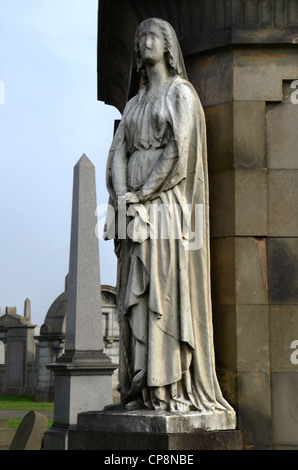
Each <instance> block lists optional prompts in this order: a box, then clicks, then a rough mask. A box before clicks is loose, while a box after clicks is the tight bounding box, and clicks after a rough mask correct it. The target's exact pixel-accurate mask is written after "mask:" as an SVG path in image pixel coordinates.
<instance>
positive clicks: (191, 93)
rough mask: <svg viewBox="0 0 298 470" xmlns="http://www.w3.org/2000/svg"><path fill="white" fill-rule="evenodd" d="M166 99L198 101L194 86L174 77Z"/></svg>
mask: <svg viewBox="0 0 298 470" xmlns="http://www.w3.org/2000/svg"><path fill="white" fill-rule="evenodd" d="M168 97H169V98H170V99H174V100H178V99H182V100H183V101H186V102H190V103H191V102H193V101H194V100H195V101H196V100H197V99H198V94H197V92H196V90H195V88H194V86H193V85H192V84H191V83H190V82H189V81H188V80H185V79H184V78H181V77H176V78H175V79H174V80H173V82H172V84H171V86H170V89H169V93H168Z"/></svg>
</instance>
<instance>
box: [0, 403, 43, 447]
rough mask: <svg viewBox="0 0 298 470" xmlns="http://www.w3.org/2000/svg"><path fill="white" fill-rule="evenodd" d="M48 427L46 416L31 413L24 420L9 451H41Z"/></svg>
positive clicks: (34, 412)
mask: <svg viewBox="0 0 298 470" xmlns="http://www.w3.org/2000/svg"><path fill="white" fill-rule="evenodd" d="M47 425H48V420H47V418H46V416H44V415H42V414H40V413H37V412H36V411H29V413H27V414H26V416H25V417H24V418H23V419H22V421H21V423H20V425H19V427H18V429H17V432H16V433H15V436H14V438H13V441H12V443H11V445H10V447H9V450H41V448H42V445H43V439H44V433H45V432H46V430H47Z"/></svg>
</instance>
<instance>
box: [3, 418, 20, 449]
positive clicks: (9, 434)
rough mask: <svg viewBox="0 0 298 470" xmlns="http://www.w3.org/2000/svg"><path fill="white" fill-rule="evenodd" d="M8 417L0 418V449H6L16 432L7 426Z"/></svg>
mask: <svg viewBox="0 0 298 470" xmlns="http://www.w3.org/2000/svg"><path fill="white" fill-rule="evenodd" d="M8 424H9V420H8V418H1V419H0V450H8V449H9V446H10V444H11V442H12V440H13V438H14V435H15V433H16V430H15V429H10V428H9V427H8Z"/></svg>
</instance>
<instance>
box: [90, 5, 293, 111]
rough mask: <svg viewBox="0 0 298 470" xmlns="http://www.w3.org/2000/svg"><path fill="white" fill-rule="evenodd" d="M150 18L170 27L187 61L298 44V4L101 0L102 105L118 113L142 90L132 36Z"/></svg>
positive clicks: (99, 56) (99, 51) (99, 12)
mask: <svg viewBox="0 0 298 470" xmlns="http://www.w3.org/2000/svg"><path fill="white" fill-rule="evenodd" d="M152 16H155V17H159V18H163V19H164V20H167V21H169V22H170V23H171V24H172V26H173V27H174V28H175V30H176V33H177V36H178V38H179V40H180V44H181V48H182V51H183V54H184V56H185V57H187V56H190V55H192V54H197V53H203V52H205V51H210V50H212V49H218V48H224V47H231V46H235V45H246V46H247V45H264V44H266V45H267V46H270V45H271V46H276V45H281V44H283V45H286V44H287V45H288V46H290V47H297V44H298V1H297V0H99V11H98V99H99V100H100V101H104V102H105V103H107V104H110V105H113V106H115V107H116V108H117V109H119V111H120V112H122V111H123V108H124V106H125V103H126V101H127V99H129V98H130V96H132V95H133V94H135V91H136V89H137V87H138V78H137V77H136V74H135V66H134V59H133V55H134V34H135V31H136V28H137V26H138V24H139V23H140V22H141V21H142V20H144V19H146V18H148V17H152Z"/></svg>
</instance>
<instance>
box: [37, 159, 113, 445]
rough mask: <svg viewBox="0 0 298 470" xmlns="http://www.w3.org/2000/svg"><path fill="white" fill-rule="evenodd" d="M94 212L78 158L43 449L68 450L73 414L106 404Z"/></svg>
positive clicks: (86, 169) (91, 177)
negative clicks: (61, 331)
mask: <svg viewBox="0 0 298 470" xmlns="http://www.w3.org/2000/svg"><path fill="white" fill-rule="evenodd" d="M95 213H96V188H95V168H94V165H93V164H92V163H91V161H90V160H89V159H88V158H87V157H86V155H83V156H82V157H81V159H80V160H79V162H78V163H77V165H76V166H75V168H74V185H73V205H72V227H71V243H70V261H69V279H68V295H67V320H66V336H65V353H64V354H63V355H62V356H61V357H60V358H59V359H58V360H57V362H56V363H55V364H52V365H49V366H48V367H49V368H50V369H52V370H53V371H54V373H55V410H54V423H53V427H52V428H51V429H50V430H49V431H48V432H47V433H46V435H45V448H46V449H47V450H63V449H64V450H65V449H67V448H68V431H69V429H70V428H71V427H73V426H75V425H76V423H77V415H78V413H80V412H83V411H84V412H86V411H90V410H99V409H103V408H104V406H105V405H108V404H110V403H111V402H112V373H113V371H114V369H115V366H113V364H112V363H111V360H110V358H109V357H108V356H106V355H105V354H104V353H103V347H104V346H103V331H102V317H101V286H100V272H99V249H98V239H97V237H96V233H95V227H96V216H95Z"/></svg>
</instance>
